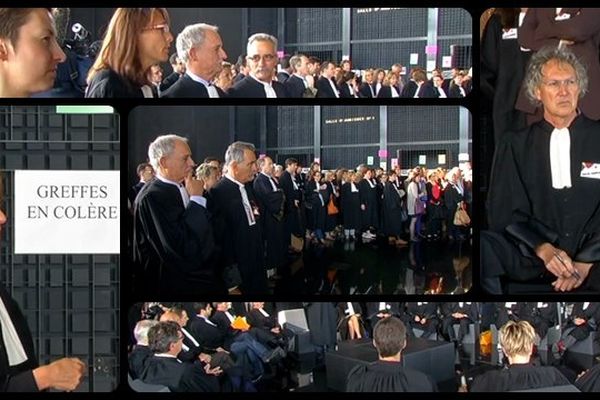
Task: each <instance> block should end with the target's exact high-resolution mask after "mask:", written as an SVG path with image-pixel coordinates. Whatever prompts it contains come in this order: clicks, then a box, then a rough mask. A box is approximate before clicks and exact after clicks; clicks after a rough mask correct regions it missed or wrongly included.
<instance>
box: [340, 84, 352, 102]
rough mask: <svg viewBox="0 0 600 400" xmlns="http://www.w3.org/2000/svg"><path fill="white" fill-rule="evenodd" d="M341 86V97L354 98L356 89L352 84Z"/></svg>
mask: <svg viewBox="0 0 600 400" xmlns="http://www.w3.org/2000/svg"><path fill="white" fill-rule="evenodd" d="M339 88H340V97H341V98H344V99H348V98H354V90H353V89H350V86H348V85H347V84H345V83H344V84H342V85H340V86H339Z"/></svg>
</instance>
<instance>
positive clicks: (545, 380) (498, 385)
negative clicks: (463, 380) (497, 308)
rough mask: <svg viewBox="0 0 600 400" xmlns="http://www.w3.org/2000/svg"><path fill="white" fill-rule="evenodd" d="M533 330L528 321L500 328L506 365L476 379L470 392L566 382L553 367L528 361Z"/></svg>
mask: <svg viewBox="0 0 600 400" xmlns="http://www.w3.org/2000/svg"><path fill="white" fill-rule="evenodd" d="M534 341H535V330H534V329H533V326H531V324H530V323H529V322H527V321H519V322H514V321H509V322H507V323H506V324H505V325H504V326H503V327H502V328H501V329H500V345H501V346H502V352H503V353H504V354H505V355H506V357H507V358H508V363H509V366H508V368H504V369H502V370H496V371H489V372H486V373H485V374H483V375H480V376H478V377H476V378H475V380H474V381H473V386H472V387H471V391H472V392H507V391H512V390H526V389H538V388H546V387H552V386H562V385H569V380H568V379H567V378H566V377H565V376H564V375H563V374H561V373H560V371H559V370H557V369H556V368H554V367H542V366H535V365H533V364H532V363H531V354H532V353H533V343H534Z"/></svg>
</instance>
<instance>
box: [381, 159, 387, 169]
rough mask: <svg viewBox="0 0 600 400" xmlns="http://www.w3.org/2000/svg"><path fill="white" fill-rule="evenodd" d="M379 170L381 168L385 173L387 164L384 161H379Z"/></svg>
mask: <svg viewBox="0 0 600 400" xmlns="http://www.w3.org/2000/svg"><path fill="white" fill-rule="evenodd" d="M379 168H381V169H382V170H384V171H387V162H386V161H381V162H380V163H379Z"/></svg>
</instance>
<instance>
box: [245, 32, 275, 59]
mask: <svg viewBox="0 0 600 400" xmlns="http://www.w3.org/2000/svg"><path fill="white" fill-rule="evenodd" d="M254 42H271V43H273V47H274V48H275V51H277V38H276V37H275V36H273V35H269V34H267V33H255V34H254V35H252V36H250V37H249V38H248V45H247V46H246V54H250V46H252V43H254Z"/></svg>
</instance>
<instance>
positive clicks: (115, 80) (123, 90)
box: [86, 8, 173, 98]
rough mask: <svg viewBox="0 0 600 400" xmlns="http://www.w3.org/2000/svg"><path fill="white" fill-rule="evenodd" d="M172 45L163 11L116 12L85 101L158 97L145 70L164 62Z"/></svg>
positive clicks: (165, 14) (167, 18)
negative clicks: (87, 99)
mask: <svg viewBox="0 0 600 400" xmlns="http://www.w3.org/2000/svg"><path fill="white" fill-rule="evenodd" d="M172 42H173V35H171V31H170V28H169V14H168V13H167V10H166V9H164V8H117V10H116V11H115V13H114V14H113V16H112V18H111V20H110V22H109V24H108V29H107V31H106V35H105V37H104V41H103V42H102V48H101V49H100V52H99V54H98V57H97V58H96V61H95V62H94V65H93V66H92V68H91V69H90V72H89V73H88V79H87V80H88V89H87V92H86V97H96V98H114V97H126V98H130V97H138V98H141V97H157V96H156V93H155V92H154V91H153V90H152V89H151V84H150V82H149V81H148V70H149V69H150V68H151V67H152V65H155V64H158V63H161V62H165V61H167V59H168V58H169V48H170V47H171V43H172Z"/></svg>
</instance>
